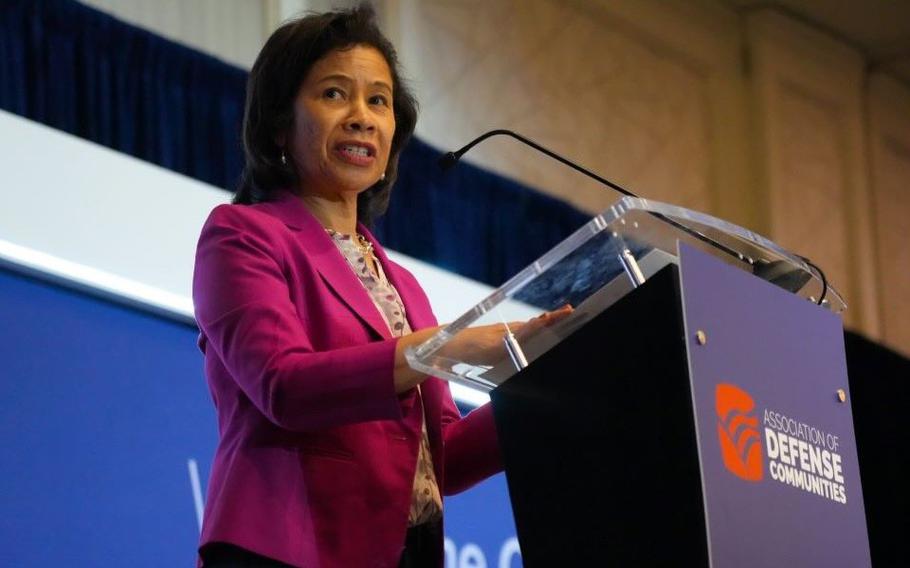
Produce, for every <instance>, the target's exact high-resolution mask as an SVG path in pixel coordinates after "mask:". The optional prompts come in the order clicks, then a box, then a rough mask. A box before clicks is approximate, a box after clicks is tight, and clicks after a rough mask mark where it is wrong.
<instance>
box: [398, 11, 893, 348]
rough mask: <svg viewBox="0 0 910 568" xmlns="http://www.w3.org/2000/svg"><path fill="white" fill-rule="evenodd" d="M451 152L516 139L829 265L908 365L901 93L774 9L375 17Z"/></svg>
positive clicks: (593, 202)
mask: <svg viewBox="0 0 910 568" xmlns="http://www.w3.org/2000/svg"><path fill="white" fill-rule="evenodd" d="M384 6H385V9H386V18H387V20H388V21H390V22H393V24H392V25H390V26H389V30H390V33H392V34H394V35H396V36H397V37H396V38H395V39H396V43H397V44H398V45H399V48H400V50H401V53H402V56H403V60H404V62H405V65H406V67H407V69H408V72H409V73H410V74H411V75H412V76H413V78H414V83H415V86H416V87H417V90H418V92H419V95H420V98H421V102H422V105H423V113H422V116H421V122H420V125H419V127H418V132H419V134H421V135H422V136H423V137H424V138H425V139H427V140H429V141H431V142H433V143H434V144H436V145H438V146H439V147H441V148H453V147H457V146H460V145H461V144H462V143H464V142H465V141H467V140H469V139H471V138H472V137H474V136H475V135H477V134H479V133H481V132H483V131H485V130H488V129H491V128H495V127H504V128H512V129H515V130H517V131H519V132H522V133H524V134H526V135H528V136H531V137H533V138H535V139H537V140H539V141H540V142H542V143H543V144H545V145H547V146H550V147H552V148H554V149H555V150H557V151H559V152H561V153H563V154H565V155H567V156H570V157H573V158H575V159H576V160H577V161H579V162H581V163H583V164H585V165H587V166H589V167H591V168H592V169H594V170H596V171H598V172H599V173H601V174H603V175H605V176H606V177H609V178H611V179H613V180H615V181H617V182H619V183H621V184H623V185H625V186H626V187H628V188H630V189H632V190H633V191H636V192H638V193H640V194H642V195H644V196H647V197H651V198H654V199H658V200H663V201H669V202H672V203H676V204H680V205H683V206H686V207H692V208H695V209H699V210H703V211H706V212H708V213H712V214H715V215H718V216H721V217H724V218H727V219H730V220H731V221H733V222H736V223H739V224H742V225H744V226H746V227H748V228H750V229H753V230H756V231H758V232H760V233H763V234H765V235H766V236H769V237H771V238H772V239H774V240H776V241H778V242H779V243H780V244H782V245H783V246H785V247H787V248H790V249H792V250H793V251H795V252H797V253H799V254H802V255H805V256H808V257H810V258H812V259H813V260H814V261H815V262H816V263H817V264H819V265H821V266H822V267H823V268H824V270H825V271H826V273H827V275H828V276H829V278H830V279H831V280H832V281H833V282H834V284H835V286H836V287H837V288H838V289H839V290H840V291H841V293H842V294H843V295H844V296H845V298H846V299H847V301H848V303H849V306H850V307H849V309H848V311H847V312H846V313H845V316H844V320H845V325H846V326H847V327H849V328H852V329H855V330H857V331H860V332H862V333H864V334H866V335H868V336H870V337H872V338H874V339H878V340H882V341H884V342H885V343H886V344H888V345H890V346H891V347H893V348H895V349H897V350H899V351H902V352H903V353H905V354H907V355H910V323H908V322H910V300H907V299H904V296H903V295H902V292H903V290H905V289H908V287H910V253H908V252H907V250H906V249H905V248H904V247H903V246H902V245H903V241H905V240H907V238H906V237H905V236H904V235H907V234H910V231H907V230H906V229H904V230H903V232H902V231H901V226H902V224H901V220H903V219H910V88H908V87H907V86H906V85H901V84H898V83H896V82H894V81H890V80H888V79H887V78H883V77H872V76H869V75H868V74H867V72H866V64H865V62H864V60H863V58H862V56H861V54H860V53H858V52H857V51H855V50H854V49H852V48H851V47H849V46H847V45H845V44H843V43H840V42H838V41H837V40H835V39H833V38H832V37H830V36H828V35H826V34H824V33H821V32H819V31H816V30H815V29H813V28H812V27H809V26H807V25H805V24H803V23H800V22H797V21H795V20H793V19H791V18H789V17H787V16H785V15H783V14H782V13H779V12H776V11H774V10H769V9H763V10H759V9H756V10H746V11H740V12H737V11H734V10H733V9H732V8H730V7H729V6H728V5H726V4H723V3H720V2H712V1H708V0H705V1H696V0H689V1H682V0H680V1H674V0H663V1H659V0H629V1H609V0H591V1H587V2H583V1H580V0H579V1H561V2H559V1H556V0H499V1H496V2H466V1H463V0H395V1H394V2H387V3H385V4H384ZM470 159H471V160H473V161H474V162H475V163H477V164H480V165H483V166H485V167H489V168H491V169H493V170H496V171H498V172H501V173H503V174H506V175H509V176H512V177H515V178H517V179H520V180H522V181H524V182H526V183H529V184H531V185H533V186H535V187H537V188H539V189H541V190H542V191H546V192H549V193H552V194H555V195H558V196H560V197H562V198H564V199H566V200H568V201H571V202H572V203H574V204H576V205H577V206H579V207H581V208H583V209H586V210H588V211H591V212H595V211H598V210H600V209H602V208H604V207H605V206H606V205H607V204H609V203H610V202H611V201H612V200H613V199H615V197H616V196H615V195H614V194H611V193H610V192H606V191H604V190H603V189H601V188H600V187H598V186H596V185H594V184H593V183H589V182H588V181H587V180H585V179H583V178H581V177H580V176H577V175H576V174H573V173H567V172H566V171H565V170H564V169H562V168H560V167H559V166H556V165H553V164H549V163H547V161H546V160H545V159H541V158H539V157H538V156H536V155H534V154H533V153H532V152H530V151H528V150H526V149H524V148H522V147H520V146H519V145H517V144H515V143H512V142H510V141H507V140H506V141H499V142H495V143H488V144H486V145H484V146H483V147H482V148H478V149H477V150H475V151H474V152H472V154H471V157H470Z"/></svg>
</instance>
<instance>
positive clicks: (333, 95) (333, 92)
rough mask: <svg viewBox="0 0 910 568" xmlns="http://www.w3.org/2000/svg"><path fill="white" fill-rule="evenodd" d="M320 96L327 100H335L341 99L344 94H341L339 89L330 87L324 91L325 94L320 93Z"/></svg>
mask: <svg viewBox="0 0 910 568" xmlns="http://www.w3.org/2000/svg"><path fill="white" fill-rule="evenodd" d="M322 96H323V97H325V98H327V99H332V100H335V99H340V98H342V97H343V96H344V93H342V92H341V89H338V88H336V87H331V88H328V89H326V90H325V92H323V93H322Z"/></svg>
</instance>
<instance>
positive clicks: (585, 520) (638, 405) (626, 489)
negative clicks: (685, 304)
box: [491, 266, 708, 567]
mask: <svg viewBox="0 0 910 568" xmlns="http://www.w3.org/2000/svg"><path fill="white" fill-rule="evenodd" d="M685 350H686V348H685V337H684V330H683V323H682V309H681V303H680V293H679V276H678V270H677V268H676V267H675V266H670V267H667V268H666V269H664V270H662V271H661V272H660V273H658V274H656V275H655V276H653V277H652V278H650V279H649V280H648V281H647V282H646V283H645V284H644V285H642V286H641V287H639V288H638V289H636V290H635V291H633V292H632V293H630V294H629V295H627V296H626V297H624V298H623V299H622V300H620V301H619V302H618V303H617V304H615V305H614V306H612V307H611V308H610V309H609V310H606V311H605V312H604V313H602V314H601V315H600V316H598V317H597V318H596V319H594V320H592V321H591V322H590V323H588V324H587V325H586V326H585V327H583V328H582V329H579V330H578V331H576V332H575V333H574V334H573V335H572V336H571V337H570V338H568V339H566V340H564V341H563V342H562V343H560V344H559V345H558V346H556V347H555V348H554V349H552V350H550V351H549V352H547V353H546V354H544V355H543V356H541V357H540V358H538V359H537V360H536V361H534V362H533V363H532V364H531V365H530V366H529V367H528V368H526V369H524V370H523V371H522V372H520V373H518V374H517V375H515V376H514V377H512V378H511V379H510V380H509V381H507V382H506V383H504V384H502V385H501V386H500V387H499V388H497V389H496V390H494V391H493V392H492V393H491V399H492V402H493V411H494V415H495V419H496V426H497V430H498V434H499V441H500V446H501V449H502V452H503V459H504V462H505V468H506V478H507V480H508V485H509V493H510V496H511V500H512V507H513V510H514V514H515V522H516V527H517V529H518V540H519V543H520V544H521V551H522V558H523V562H524V565H525V566H531V567H536V566H604V565H615V566H653V565H674V566H678V565H685V566H707V565H708V550H707V539H706V535H705V513H704V508H703V499H702V488H701V479H700V475H699V465H698V464H699V461H698V451H697V446H696V434H695V425H694V415H693V411H692V397H691V393H690V384H689V372H688V368H687V363H686V361H687V359H686V352H685Z"/></svg>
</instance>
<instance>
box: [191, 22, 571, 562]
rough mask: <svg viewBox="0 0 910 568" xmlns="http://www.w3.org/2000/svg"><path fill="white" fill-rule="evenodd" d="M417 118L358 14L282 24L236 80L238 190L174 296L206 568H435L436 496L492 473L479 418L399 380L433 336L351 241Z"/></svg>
mask: <svg viewBox="0 0 910 568" xmlns="http://www.w3.org/2000/svg"><path fill="white" fill-rule="evenodd" d="M416 118H417V108H416V102H415V100H414V97H413V95H412V94H411V93H410V92H409V90H408V88H407V86H406V85H405V84H404V83H403V82H402V80H401V74H400V71H399V68H398V61H397V57H396V54H395V50H394V49H393V47H392V46H391V44H390V43H389V41H388V40H387V39H386V38H385V37H383V35H382V34H381V32H380V31H379V30H378V28H377V26H376V24H375V22H374V16H373V13H372V10H371V9H370V8H369V7H360V8H356V9H353V10H350V11H341V12H331V13H326V14H321V15H312V16H307V17H304V18H302V19H298V20H295V21H291V22H288V23H286V24H284V25H282V26H281V27H280V28H278V29H277V30H276V31H275V32H274V33H273V34H272V36H271V37H270V38H269V39H268V41H267V42H266V44H265V46H264V47H263V49H262V51H261V53H260V54H259V57H258V58H257V60H256V63H255V64H254V66H253V69H252V71H251V73H250V76H249V83H248V87H247V99H246V109H245V115H244V125H243V142H244V148H245V155H246V164H245V169H244V175H243V179H242V183H241V187H240V189H239V191H238V192H237V195H236V197H235V199H234V204H232V205H222V206H219V207H217V208H216V209H215V210H214V211H212V213H211V215H210V216H209V218H208V220H207V222H206V223H205V226H204V228H203V229H202V235H201V237H200V240H199V245H198V250H197V256H196V268H195V276H194V283H193V300H194V303H195V309H196V318H197V321H198V324H199V327H200V329H201V335H200V339H199V345H200V347H201V349H202V351H203V352H204V354H205V374H206V378H207V380H208V384H209V387H210V389H211V392H212V397H213V399H214V403H215V406H216V408H217V414H218V427H219V435H220V438H219V443H218V447H217V450H216V453H215V458H214V461H213V465H212V472H211V478H210V481H209V485H208V496H207V501H206V507H205V516H204V523H203V529H202V537H201V542H200V562H201V564H202V565H203V566H205V567H226V566H232V567H236V566H287V565H290V566H300V567H310V566H319V567H323V568H330V567H359V566H387V567H395V566H421V567H423V566H440V565H441V564H442V557H443V551H442V538H443V536H442V535H443V533H442V510H443V499H442V496H443V495H448V494H452V493H457V492H459V491H462V490H464V489H466V488H467V487H469V486H471V485H473V484H475V483H477V482H478V481H480V480H482V479H484V478H485V477H487V476H489V475H492V474H494V473H496V472H497V471H499V470H500V469H501V465H500V461H499V452H498V448H497V442H496V436H495V430H494V425H493V420H492V414H491V410H490V408H489V405H486V406H484V407H481V408H480V409H478V410H476V411H474V412H472V413H471V414H470V415H468V416H466V417H464V418H461V417H460V415H459V412H458V410H457V408H456V407H455V404H454V402H453V401H452V397H451V395H450V393H449V388H448V385H447V383H446V382H444V381H442V380H439V379H436V378H433V377H427V376H426V375H423V374H421V373H418V372H416V371H414V370H412V369H411V368H409V367H408V365H407V363H406V361H405V356H404V354H405V350H406V349H407V348H408V347H410V346H416V345H417V344H419V343H421V342H422V341H424V340H426V339H428V338H429V337H430V336H431V335H432V334H433V333H435V332H436V331H437V330H438V328H437V327H436V325H437V324H436V321H435V319H434V317H433V314H432V311H431V309H430V305H429V302H428V301H427V298H426V296H425V295H424V293H423V291H422V290H421V288H420V285H419V284H418V283H417V281H416V280H415V279H414V277H413V276H412V275H411V274H410V273H409V272H407V271H406V270H405V269H403V268H402V267H400V266H398V265H396V264H395V263H393V262H391V261H390V260H389V258H388V257H387V256H386V254H385V252H384V251H383V249H382V247H381V246H380V245H379V243H378V242H376V240H375V239H374V237H373V236H372V235H371V234H370V232H369V231H368V229H367V226H368V225H370V224H371V222H372V221H374V220H375V219H376V218H377V216H379V215H381V214H382V213H383V212H384V210H385V208H386V206H387V204H388V200H389V192H390V190H391V188H392V185H393V183H394V181H395V177H396V171H397V164H398V157H399V154H400V152H401V150H402V148H403V147H404V145H405V144H406V142H407V141H408V139H409V137H410V136H411V134H412V132H413V130H414V125H415V122H416ZM554 317H556V318H558V317H559V314H555V315H553V314H551V315H548V316H545V317H543V318H539V319H538V320H533V322H532V323H529V324H526V325H525V327H524V330H523V331H525V332H528V331H530V330H531V328H536V327H539V326H541V325H547V324H548V323H549V322H550V321H551V320H552V318H554ZM518 327H519V328H521V324H519V326H518ZM502 334H503V329H502V327H501V326H488V327H483V328H477V329H474V330H471V331H470V333H468V334H465V337H464V338H462V339H461V340H460V343H459V344H458V345H455V346H454V347H453V349H456V350H458V349H463V350H473V349H488V348H494V347H495V346H496V345H498V344H501V338H502Z"/></svg>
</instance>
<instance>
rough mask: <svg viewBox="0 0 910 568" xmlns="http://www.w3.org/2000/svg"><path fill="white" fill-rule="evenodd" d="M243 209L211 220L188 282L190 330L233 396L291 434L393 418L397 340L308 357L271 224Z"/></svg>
mask: <svg viewBox="0 0 910 568" xmlns="http://www.w3.org/2000/svg"><path fill="white" fill-rule="evenodd" d="M243 209H246V208H243V207H238V206H230V205H223V206H219V207H217V208H216V209H215V210H214V211H213V212H212V214H211V215H210V216H209V219H208V220H207V221H206V224H205V226H204V227H203V230H202V234H201V236H200V239H199V246H198V248H197V253H196V268H195V273H194V278H193V302H194V307H195V312H196V321H197V323H198V324H199V327H200V329H201V330H202V333H203V334H204V336H205V338H206V340H207V343H208V346H209V347H210V348H212V349H214V350H215V352H216V353H217V355H218V356H219V357H220V358H221V361H222V362H223V363H224V365H225V367H226V369H227V371H228V372H229V373H230V375H231V377H233V379H234V380H235V381H236V382H237V384H238V385H239V387H240V389H242V390H243V392H244V393H245V394H246V396H247V397H249V399H250V400H251V401H252V402H253V404H254V405H255V406H256V407H257V408H258V409H259V410H260V411H261V412H262V413H263V414H264V415H265V416H266V417H267V418H268V419H269V420H270V421H272V422H273V423H275V424H276V425H278V426H280V427H282V428H285V429H288V430H295V431H312V430H318V429H323V428H330V427H333V426H339V425H342V424H346V423H352V422H361V421H367V420H381V419H397V418H400V416H401V410H400V406H399V404H398V400H397V396H396V394H395V387H394V378H393V373H394V361H395V345H396V340H395V339H391V340H384V341H377V342H372V343H367V344H364V345H358V346H353V347H347V348H342V349H335V350H331V351H323V352H316V351H314V349H313V347H312V344H311V341H310V338H309V336H308V330H307V329H306V328H305V326H304V323H303V321H302V320H301V316H300V315H299V314H298V313H297V310H296V308H295V306H294V305H293V303H292V302H291V299H290V294H289V287H288V283H287V280H286V277H285V276H284V271H283V269H282V266H283V264H284V263H283V261H282V260H283V255H284V253H283V252H282V251H283V250H284V249H283V248H282V246H281V244H280V243H279V242H278V240H279V239H278V238H277V236H276V235H277V234H278V233H277V230H276V229H275V228H274V227H271V226H270V225H269V224H268V222H273V221H272V220H271V219H268V220H266V219H265V218H260V217H263V216H262V215H261V214H260V213H258V212H249V211H242V210H243Z"/></svg>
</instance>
